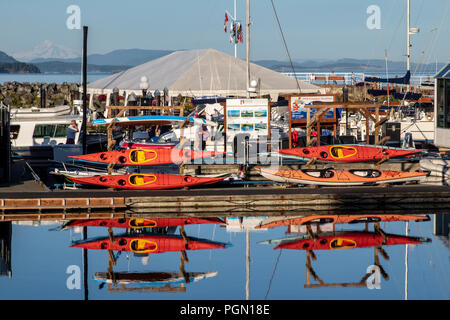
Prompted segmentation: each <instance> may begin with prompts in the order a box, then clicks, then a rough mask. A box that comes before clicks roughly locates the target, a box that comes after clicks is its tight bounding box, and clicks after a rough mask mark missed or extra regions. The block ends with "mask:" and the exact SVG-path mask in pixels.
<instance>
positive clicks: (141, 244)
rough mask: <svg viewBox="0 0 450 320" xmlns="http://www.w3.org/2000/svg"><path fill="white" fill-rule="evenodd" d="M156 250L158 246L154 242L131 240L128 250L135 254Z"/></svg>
mask: <svg viewBox="0 0 450 320" xmlns="http://www.w3.org/2000/svg"><path fill="white" fill-rule="evenodd" d="M156 249H158V245H157V243H156V242H154V241H150V240H145V239H133V240H131V242H130V250H131V251H133V252H135V253H148V252H153V251H156Z"/></svg>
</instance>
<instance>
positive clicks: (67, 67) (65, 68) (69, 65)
mask: <svg viewBox="0 0 450 320" xmlns="http://www.w3.org/2000/svg"><path fill="white" fill-rule="evenodd" d="M35 65H36V66H37V67H38V68H39V69H40V70H41V71H42V72H48V73H81V63H80V62H61V61H48V62H39V63H35ZM129 68H130V66H110V65H95V64H88V65H87V71H88V72H111V73H114V72H118V71H123V70H127V69H129Z"/></svg>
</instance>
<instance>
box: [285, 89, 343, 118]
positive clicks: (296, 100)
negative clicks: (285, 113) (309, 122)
mask: <svg viewBox="0 0 450 320" xmlns="http://www.w3.org/2000/svg"><path fill="white" fill-rule="evenodd" d="M314 102H334V95H304V96H301V95H299V96H291V97H290V100H289V107H290V112H291V119H305V120H306V118H307V108H305V106H306V105H312V104H313V103H314ZM309 109H310V112H311V113H310V115H311V117H313V116H314V114H315V113H316V111H317V110H316V108H309ZM334 110H335V109H330V110H329V111H328V112H327V113H325V114H324V115H323V117H322V118H324V119H333V118H334Z"/></svg>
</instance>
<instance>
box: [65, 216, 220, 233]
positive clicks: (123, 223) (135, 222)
mask: <svg viewBox="0 0 450 320" xmlns="http://www.w3.org/2000/svg"><path fill="white" fill-rule="evenodd" d="M203 223H217V224H223V225H224V224H226V223H225V222H224V221H223V220H221V219H219V218H193V217H186V218H151V219H147V218H144V219H140V218H124V219H92V220H71V221H69V222H68V223H66V224H65V225H64V226H63V227H62V230H64V229H67V228H73V227H105V228H129V229H139V228H161V227H173V226H182V225H187V224H203Z"/></svg>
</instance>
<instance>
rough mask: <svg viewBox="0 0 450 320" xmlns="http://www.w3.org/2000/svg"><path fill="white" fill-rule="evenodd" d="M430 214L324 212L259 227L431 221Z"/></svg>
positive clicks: (263, 224) (269, 222)
mask: <svg viewBox="0 0 450 320" xmlns="http://www.w3.org/2000/svg"><path fill="white" fill-rule="evenodd" d="M429 220H430V217H429V216H428V215H405V214H324V215H312V216H300V217H290V218H284V219H279V220H276V221H268V222H264V221H263V222H262V223H261V225H259V226H258V227H257V228H258V229H262V228H273V227H277V226H287V225H308V224H324V223H332V224H347V223H348V224H352V223H361V222H391V221H429Z"/></svg>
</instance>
